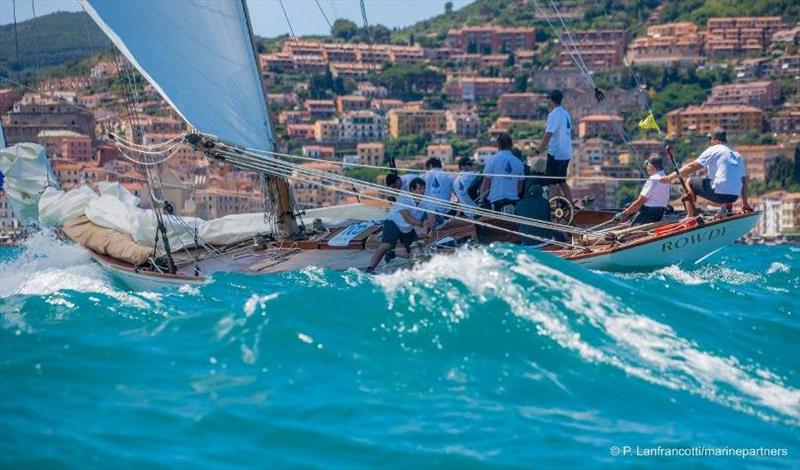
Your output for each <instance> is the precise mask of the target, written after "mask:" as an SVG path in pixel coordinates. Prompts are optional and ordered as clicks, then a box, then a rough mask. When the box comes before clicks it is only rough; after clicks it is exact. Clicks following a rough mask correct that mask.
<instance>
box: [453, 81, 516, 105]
mask: <svg viewBox="0 0 800 470" xmlns="http://www.w3.org/2000/svg"><path fill="white" fill-rule="evenodd" d="M512 88H513V83H512V82H511V79H510V78H505V77H458V78H455V79H453V80H451V81H449V82H447V83H446V84H445V86H444V91H445V93H447V95H448V96H449V97H450V98H452V99H456V100H465V101H480V100H485V99H495V98H497V97H499V96H500V95H502V94H503V93H508V92H510V91H511V89H512Z"/></svg>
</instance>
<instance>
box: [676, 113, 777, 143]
mask: <svg viewBox="0 0 800 470" xmlns="http://www.w3.org/2000/svg"><path fill="white" fill-rule="evenodd" d="M666 117H667V135H669V136H675V137H677V136H681V135H687V134H688V135H691V134H694V135H697V134H706V133H708V132H711V130H713V129H714V128H715V127H723V128H725V129H726V130H727V131H728V135H729V136H731V135H737V134H746V133H747V132H762V131H763V130H764V111H762V110H760V109H758V108H755V107H753V106H746V105H724V106H689V107H688V108H684V109H676V110H673V111H670V112H669V113H667V116H666Z"/></svg>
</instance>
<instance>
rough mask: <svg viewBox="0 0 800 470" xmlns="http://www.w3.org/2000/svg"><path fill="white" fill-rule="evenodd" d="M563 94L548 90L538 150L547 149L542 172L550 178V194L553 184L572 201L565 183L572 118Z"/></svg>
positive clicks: (570, 146)
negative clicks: (544, 124) (546, 110)
mask: <svg viewBox="0 0 800 470" xmlns="http://www.w3.org/2000/svg"><path fill="white" fill-rule="evenodd" d="M563 100H564V94H563V93H562V92H561V90H553V91H551V92H550V103H549V104H550V109H551V111H550V114H548V115H547V124H546V126H545V129H544V138H543V139H542V144H541V146H540V147H539V149H538V150H539V152H540V153H541V152H545V151H547V166H546V167H545V171H544V174H545V176H549V177H550V178H551V179H550V180H549V181H548V183H549V184H550V186H551V188H550V189H551V192H550V193H551V194H555V191H554V189H555V188H553V186H557V187H558V188H560V189H561V193H562V194H563V195H564V197H566V198H567V199H568V200H569V201H570V202H572V192H571V191H570V189H569V185H568V184H567V169H568V168H569V161H570V160H571V159H572V118H571V117H570V115H569V113H568V112H567V110H566V109H564V107H563V106H561V102H562V101H563Z"/></svg>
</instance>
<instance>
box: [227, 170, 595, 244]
mask: <svg viewBox="0 0 800 470" xmlns="http://www.w3.org/2000/svg"><path fill="white" fill-rule="evenodd" d="M231 156H234V157H235V156H237V154H231ZM239 156H241V155H239ZM275 162H280V161H279V160H274V161H273V162H266V161H265V162H261V164H259V162H257V161H253V162H242V161H239V162H237V164H238V165H241V166H244V167H249V168H251V169H253V170H257V171H267V172H275V174H280V175H282V176H284V177H289V176H291V174H292V173H291V171H288V170H286V169H284V170H281V169H280V166H273V167H272V169H270V165H274V164H275ZM362 183H363V182H362ZM317 184H319V185H320V186H321V187H324V188H327V189H331V190H334V191H337V192H341V193H344V194H349V195H352V196H360V197H364V198H367V199H373V200H379V201H383V199H381V198H380V197H378V196H372V195H370V194H365V193H357V192H354V191H350V190H347V189H343V188H340V187H337V186H333V185H329V184H325V183H322V182H318V183H317ZM395 191H396V190H395ZM401 193H405V194H407V192H405V191H401ZM424 198H425V197H424V196H422V197H420V198H419V199H424ZM439 202H440V203H441V200H439ZM395 204H399V205H400V206H402V207H408V208H409V209H414V210H419V211H421V212H424V213H428V214H434V215H441V214H439V212H438V211H436V210H433V209H430V208H427V207H420V206H410V205H407V204H403V203H397V202H396V203H395ZM476 209H478V208H475V207H471V206H470V210H472V211H473V212H477V211H476ZM446 217H447V218H449V219H453V220H458V221H462V222H467V223H469V224H473V225H481V226H484V227H487V228H491V229H494V230H499V231H503V232H507V233H510V234H513V235H517V236H520V237H524V238H528V239H531V240H536V241H539V242H546V243H551V244H554V245H558V246H562V247H564V248H572V249H580V250H587V248H586V247H582V246H579V245H575V244H571V243H565V242H560V241H557V240H551V239H547V238H543V237H538V236H536V235H531V234H527V233H524V232H519V231H517V230H511V229H508V228H505V227H501V226H498V225H494V224H491V223H488V222H484V221H482V220H476V219H469V218H466V217H460V216H446ZM531 225H532V224H531ZM534 226H536V225H534ZM565 227H567V226H565ZM547 228H550V227H547Z"/></svg>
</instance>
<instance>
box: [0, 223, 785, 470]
mask: <svg viewBox="0 0 800 470" xmlns="http://www.w3.org/2000/svg"><path fill="white" fill-rule="evenodd" d="M798 292H800V248H797V247H746V246H732V247H729V248H726V249H724V250H722V251H721V252H720V253H718V254H716V255H715V256H714V257H712V258H711V259H710V260H709V262H708V263H707V264H704V265H702V266H698V267H690V268H687V267H669V268H666V269H662V270H660V271H657V272H654V273H649V274H625V275H617V274H608V273H596V272H591V271H587V270H585V269H583V268H581V267H579V266H577V265H574V264H570V263H567V262H564V261H562V260H558V259H554V258H552V257H550V256H547V255H542V254H540V253H537V252H534V251H527V250H524V249H520V248H518V247H510V246H505V245H500V246H496V247H491V248H488V249H482V250H474V251H468V252H461V253H459V254H458V255H457V256H455V257H442V258H436V259H434V261H432V262H431V263H430V264H428V265H426V266H424V267H422V268H420V269H418V270H416V271H406V272H400V273H396V274H394V275H389V276H379V277H377V278H374V279H371V278H369V277H366V276H364V275H363V274H361V273H359V272H356V271H350V272H345V273H337V272H326V271H322V270H317V269H307V270H305V271H302V272H295V273H289V274H284V275H276V276H264V277H249V276H244V275H234V274H227V275H217V276H215V277H214V279H213V280H212V281H211V282H210V283H208V284H207V285H205V286H202V287H200V288H189V287H185V288H181V289H176V290H172V291H164V292H132V291H130V290H128V289H126V288H125V287H124V286H123V285H122V284H119V283H118V282H116V281H114V280H113V279H110V278H109V277H108V276H106V275H105V274H104V273H103V272H102V271H101V270H100V269H99V268H98V267H97V266H95V265H93V264H92V263H90V262H89V260H88V258H87V257H86V255H85V254H84V253H83V252H82V251H81V249H80V248H76V247H72V246H65V245H63V244H60V243H59V242H57V241H55V240H53V239H52V238H50V237H47V236H43V235H39V236H37V237H35V238H34V239H33V240H31V241H29V242H28V245H27V246H26V247H24V248H22V249H0V435H2V436H3V437H2V439H0V466H2V467H20V466H25V467H34V466H35V467H87V466H89V467H98V466H102V467H127V468H130V467H137V468H138V467H144V466H151V465H156V466H162V467H193V468H197V467H202V468H208V467H254V466H256V467H276V466H280V467H284V466H303V467H331V466H334V467H342V466H346V467H354V466H355V467H372V466H379V465H380V466H389V467H408V466H413V467H426V468H427V467H448V468H460V467H464V466H466V467H479V468H482V467H486V468H490V467H527V468H530V467H541V466H563V467H572V466H590V467H600V466H607V465H627V466H636V467H640V468H648V467H650V466H652V465H656V464H669V465H673V466H692V467H696V466H698V465H699V466H703V467H713V468H717V467H719V468H730V467H731V466H735V467H743V466H748V467H753V466H755V467H761V468H764V467H766V468H775V467H780V468H786V467H788V468H800V377H799V376H798V373H800V321H799V320H798V315H800V305H798V302H799V301H798V299H799V298H800V296H798ZM613 446H618V447H617V448H616V449H617V450H618V451H619V452H625V453H627V454H628V455H622V456H613V455H612V453H614V452H616V450H615V448H614V447H613ZM625 446H628V447H625ZM659 446H661V448H662V450H663V449H678V448H690V447H706V448H708V449H729V450H728V451H725V452H733V449H737V448H739V449H745V450H744V451H742V452H745V451H747V452H752V451H753V450H754V449H755V450H757V449H760V448H767V449H776V450H775V451H774V452H778V453H779V454H785V455H783V456H777V457H768V456H761V457H691V456H683V457H675V456H672V457H670V456H664V455H662V456H656V457H650V456H645V455H644V453H647V452H651V453H652V452H659V451H658V450H653V449H658V448H659ZM648 449H650V450H648ZM662 452H663V451H662ZM676 452H677V451H676ZM685 452H686V451H685ZM695 452H697V451H695ZM717 452H722V451H719V450H718V451H717ZM760 452H762V453H763V452H767V451H763V450H762V451H760Z"/></svg>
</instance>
